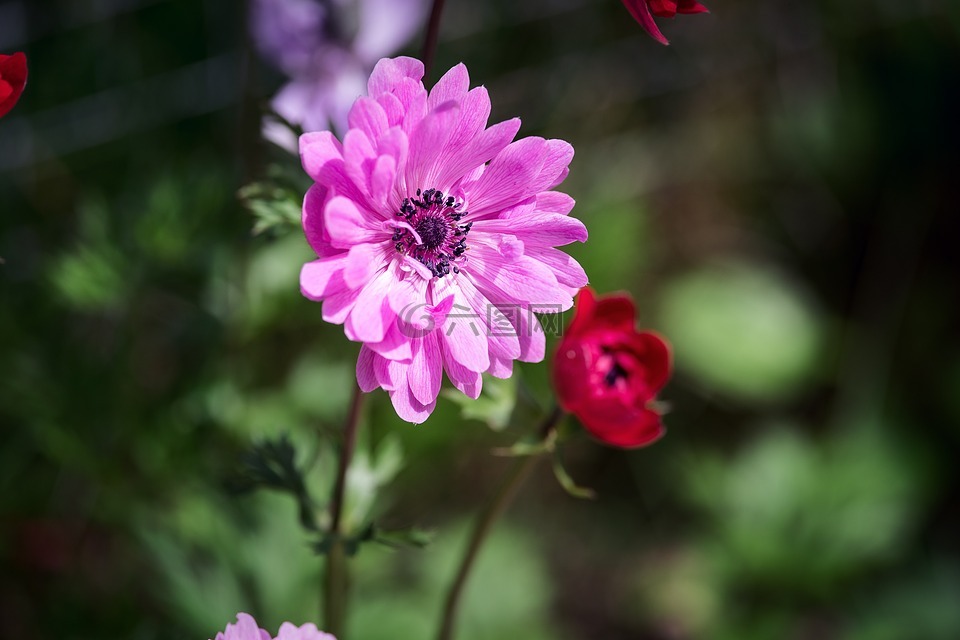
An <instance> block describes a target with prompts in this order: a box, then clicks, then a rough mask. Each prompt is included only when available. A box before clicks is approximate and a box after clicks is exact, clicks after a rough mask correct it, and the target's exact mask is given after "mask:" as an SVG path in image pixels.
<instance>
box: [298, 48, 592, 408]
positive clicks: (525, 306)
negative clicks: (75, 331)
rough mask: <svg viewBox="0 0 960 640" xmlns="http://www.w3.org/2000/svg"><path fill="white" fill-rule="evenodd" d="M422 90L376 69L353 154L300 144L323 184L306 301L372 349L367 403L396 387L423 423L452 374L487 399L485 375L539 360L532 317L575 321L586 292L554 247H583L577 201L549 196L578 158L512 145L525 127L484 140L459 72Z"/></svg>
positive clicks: (355, 127)
mask: <svg viewBox="0 0 960 640" xmlns="http://www.w3.org/2000/svg"><path fill="white" fill-rule="evenodd" d="M422 77H423V64H422V63H421V62H420V61H418V60H415V59H413V58H394V59H383V60H380V62H378V63H377V65H376V68H375V69H374V71H373V73H372V74H371V76H370V80H369V83H368V87H367V89H368V95H367V96H366V97H360V98H359V99H357V101H356V103H355V104H354V105H353V107H352V109H351V110H350V114H349V118H348V124H349V129H348V131H347V133H346V134H345V135H344V137H343V142H342V143H341V142H340V141H339V140H338V139H337V138H336V137H335V136H334V135H333V134H332V133H330V132H329V131H321V132H314V133H306V134H304V135H303V136H301V138H300V157H301V160H302V162H303V167H304V169H305V170H306V172H307V173H308V174H309V175H310V177H311V178H313V180H314V181H315V184H314V185H313V186H312V187H311V188H310V190H309V191H308V192H307V194H306V197H305V199H304V204H303V228H304V232H305V234H306V237H307V240H308V242H309V243H310V246H311V247H312V248H313V250H314V251H315V252H316V254H317V256H318V259H317V260H314V261H312V262H309V263H307V264H306V265H304V267H303V269H302V271H301V273H300V289H301V291H302V293H303V295H304V296H306V297H307V298H309V299H311V300H317V301H322V302H323V307H322V314H323V319H324V320H326V321H327V322H332V323H335V324H342V325H343V326H344V333H345V334H346V336H347V337H348V338H349V339H350V340H353V341H356V342H362V343H363V346H362V347H361V349H360V356H359V359H358V361H357V380H358V382H359V384H360V387H361V389H363V390H364V391H372V390H373V389H376V388H377V387H380V388H382V389H384V390H385V391H386V392H387V393H388V394H389V395H390V399H391V401H392V402H393V406H394V408H395V409H396V411H397V414H398V415H399V416H400V417H401V418H403V419H404V420H406V421H408V422H413V423H420V422H423V421H424V420H426V419H427V417H429V415H430V413H431V412H432V411H433V409H434V407H435V406H436V400H437V395H438V393H439V390H440V384H441V381H442V377H443V372H444V371H445V372H446V374H447V377H448V378H449V379H450V381H451V383H452V384H453V385H454V386H455V387H456V388H457V389H459V390H460V391H462V392H463V393H465V394H467V395H468V396H470V397H472V398H476V397H478V396H479V394H480V388H481V374H482V373H489V374H491V375H494V376H497V377H501V378H505V377H509V376H510V375H511V374H512V371H513V361H514V360H517V359H519V360H522V361H525V362H539V361H541V360H542V359H543V357H544V347H545V336H544V332H543V329H542V327H541V326H540V323H539V320H538V318H537V317H536V315H534V312H537V313H558V312H561V311H564V310H566V309H569V308H570V307H571V306H572V305H573V297H572V296H573V295H574V294H575V293H576V292H577V290H578V289H579V288H580V287H582V286H584V285H585V284H586V283H587V277H586V274H585V273H584V271H583V269H582V268H581V267H580V265H579V264H578V263H577V262H576V260H574V259H573V258H571V257H570V256H568V255H567V254H566V253H564V252H562V251H560V250H558V249H556V248H555V247H558V246H561V245H566V244H569V243H571V242H575V241H579V242H583V241H585V240H586V239H587V230H586V228H585V227H584V225H583V223H582V222H580V221H579V220H577V219H576V218H573V217H571V216H569V215H568V214H569V213H570V210H571V209H572V208H573V205H574V201H573V199H572V198H571V197H570V196H568V195H566V194H564V193H560V192H558V191H554V190H553V189H554V187H556V186H557V185H559V184H560V183H561V182H562V181H563V180H564V178H565V177H566V176H567V173H568V168H567V166H568V165H569V164H570V160H571V159H572V158H573V147H571V146H570V145H569V144H568V143H566V142H564V141H562V140H544V139H543V138H536V137H529V138H523V139H521V140H518V141H516V142H513V139H514V137H515V136H516V134H517V131H518V130H519V128H520V120H519V119H516V118H514V119H512V120H507V121H505V122H500V123H498V124H494V125H492V126H490V127H488V126H487V119H488V117H489V115H490V99H489V96H488V95H487V91H486V89H484V88H483V87H477V88H474V89H470V88H469V87H470V79H469V76H468V74H467V69H466V67H465V66H464V65H462V64H459V65H457V66H455V67H454V68H453V69H451V70H450V71H448V72H447V73H446V74H445V75H444V76H443V78H441V79H440V81H439V82H437V84H436V86H435V87H434V88H433V89H432V90H431V91H430V92H429V93H428V92H427V90H426V89H425V88H424V86H423V83H422V81H421V79H422Z"/></svg>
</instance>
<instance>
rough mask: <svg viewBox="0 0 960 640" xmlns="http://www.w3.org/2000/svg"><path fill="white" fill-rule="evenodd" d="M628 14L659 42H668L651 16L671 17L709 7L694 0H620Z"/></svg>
mask: <svg viewBox="0 0 960 640" xmlns="http://www.w3.org/2000/svg"><path fill="white" fill-rule="evenodd" d="M621 1H622V2H623V6H625V7H626V8H627V11H629V12H630V15H632V16H633V17H634V19H635V20H636V21H637V22H639V23H640V26H641V27H643V28H644V30H645V31H646V32H647V33H649V34H650V35H651V36H653V38H654V40H656V41H657V42H659V43H660V44H670V43H669V42H668V41H667V39H666V38H665V37H664V35H663V34H662V33H660V29H659V27H657V23H656V22H655V21H654V19H653V17H654V16H656V17H658V18H672V17H674V16H675V15H677V14H678V13H709V12H710V11H709V9H707V8H706V7H705V6H703V5H702V4H700V3H699V2H697V1H696V0H621Z"/></svg>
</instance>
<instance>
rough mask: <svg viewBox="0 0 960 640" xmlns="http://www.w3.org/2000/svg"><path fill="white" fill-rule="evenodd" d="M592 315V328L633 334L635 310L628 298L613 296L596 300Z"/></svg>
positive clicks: (625, 296) (631, 299) (630, 299)
mask: <svg viewBox="0 0 960 640" xmlns="http://www.w3.org/2000/svg"><path fill="white" fill-rule="evenodd" d="M593 315H594V318H595V319H594V323H593V324H594V326H597V327H602V328H604V329H614V330H616V331H624V332H629V333H633V331H634V326H635V325H636V317H637V308H636V307H635V306H634V304H633V298H631V297H630V296H628V295H626V294H613V295H609V296H603V297H602V298H600V299H599V300H597V309H596V311H594V314H593Z"/></svg>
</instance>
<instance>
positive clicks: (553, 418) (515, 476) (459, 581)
mask: <svg viewBox="0 0 960 640" xmlns="http://www.w3.org/2000/svg"><path fill="white" fill-rule="evenodd" d="M563 416H564V413H563V411H562V410H561V409H560V408H559V407H554V409H553V410H552V411H551V412H550V415H548V416H547V417H546V418H545V419H544V421H543V423H542V424H541V426H540V434H541V436H542V437H543V438H544V439H546V438H547V437H548V436H549V434H550V432H551V431H553V429H554V427H556V425H557V423H558V422H559V421H560V419H561V418H562V417H563ZM542 455H543V454H542V453H539V454H535V455H529V456H522V457H520V458H517V459H516V461H515V462H514V464H513V468H512V469H511V470H510V472H509V474H508V475H507V477H506V478H504V480H503V483H502V484H501V485H500V488H499V489H498V490H497V493H496V494H494V496H493V499H492V500H491V501H490V503H489V504H488V505H487V507H486V508H485V509H484V510H483V512H482V513H481V514H480V517H479V518H478V519H477V522H476V525H475V526H474V528H473V532H472V533H471V535H470V542H469V544H468V545H467V550H466V553H464V555H463V558H462V559H461V560H460V567H459V568H458V569H457V575H456V577H455V578H454V580H453V583H452V584H451V585H450V589H449V591H447V598H446V602H445V603H444V607H443V618H442V619H441V622H440V633H439V634H438V635H437V639H438V640H453V637H454V627H455V625H456V620H457V610H458V608H459V606H460V599H461V596H462V595H463V589H464V587H465V586H466V584H467V579H468V578H469V577H470V571H471V570H472V569H473V565H474V563H475V562H476V559H477V556H478V555H479V552H480V548H481V547H482V546H483V543H484V541H486V539H487V535H488V534H489V533H490V531H491V529H493V525H494V524H495V523H496V521H497V520H498V519H499V518H500V516H501V515H502V514H503V512H504V511H506V509H507V507H508V506H510V503H511V502H512V501H513V498H514V496H515V495H516V494H517V490H518V489H520V487H521V486H522V485H523V483H524V481H525V480H526V479H527V478H528V477H529V476H530V472H531V471H533V468H534V467H535V466H536V464H537V462H538V461H539V460H540V458H541V456H542Z"/></svg>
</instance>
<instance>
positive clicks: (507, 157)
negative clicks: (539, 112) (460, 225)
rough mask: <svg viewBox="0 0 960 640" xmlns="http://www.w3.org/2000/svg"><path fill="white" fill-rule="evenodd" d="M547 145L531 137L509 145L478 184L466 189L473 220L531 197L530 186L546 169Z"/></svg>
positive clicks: (494, 160)
mask: <svg viewBox="0 0 960 640" xmlns="http://www.w3.org/2000/svg"><path fill="white" fill-rule="evenodd" d="M546 142H547V141H546V140H544V139H543V138H534V137H530V138H523V139H522V140H517V141H516V142H513V143H511V144H509V145H507V146H506V147H505V148H504V149H503V150H502V151H501V152H500V153H498V154H497V155H496V157H495V158H494V159H493V160H492V161H491V162H490V164H489V166H487V168H486V169H485V170H484V172H483V175H481V176H480V179H479V180H477V182H476V184H472V185H469V186H465V187H464V189H465V190H467V192H468V193H469V195H470V202H469V205H468V206H469V211H470V214H471V219H477V218H479V217H483V216H484V215H490V214H495V213H499V212H500V211H502V210H503V209H506V208H508V207H510V206H512V205H515V204H517V203H518V202H520V201H521V200H523V199H525V198H526V197H527V196H528V195H531V193H530V190H529V187H530V184H531V183H532V182H533V180H534V179H535V178H536V177H537V176H538V175H539V173H540V168H541V167H542V166H543V160H544V157H545V155H546Z"/></svg>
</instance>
